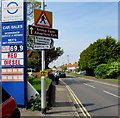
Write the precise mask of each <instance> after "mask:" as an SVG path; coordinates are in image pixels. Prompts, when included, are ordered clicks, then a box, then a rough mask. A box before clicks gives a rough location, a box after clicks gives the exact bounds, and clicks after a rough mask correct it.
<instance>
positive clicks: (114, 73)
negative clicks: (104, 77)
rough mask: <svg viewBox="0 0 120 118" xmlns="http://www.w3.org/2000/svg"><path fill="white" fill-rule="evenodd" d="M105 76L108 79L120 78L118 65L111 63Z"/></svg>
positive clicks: (119, 64) (119, 65) (119, 66)
mask: <svg viewBox="0 0 120 118" xmlns="http://www.w3.org/2000/svg"><path fill="white" fill-rule="evenodd" d="M107 74H108V77H109V78H114V79H117V78H118V77H119V76H120V63H118V62H113V63H111V64H110V66H109V71H108V72H107Z"/></svg>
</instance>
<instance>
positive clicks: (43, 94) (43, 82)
mask: <svg viewBox="0 0 120 118" xmlns="http://www.w3.org/2000/svg"><path fill="white" fill-rule="evenodd" d="M42 4H43V6H42V7H43V10H45V1H44V0H43V3H42ZM41 57H42V58H41V59H42V63H41V64H42V71H44V70H45V50H42V52H41ZM41 113H42V114H45V113H46V78H45V77H44V76H42V77H41Z"/></svg>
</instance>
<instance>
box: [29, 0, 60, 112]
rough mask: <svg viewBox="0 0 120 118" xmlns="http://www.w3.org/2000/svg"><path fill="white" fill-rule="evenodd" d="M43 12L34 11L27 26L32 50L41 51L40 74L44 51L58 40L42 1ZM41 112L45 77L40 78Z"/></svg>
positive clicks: (50, 17) (44, 96)
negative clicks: (32, 45)
mask: <svg viewBox="0 0 120 118" xmlns="http://www.w3.org/2000/svg"><path fill="white" fill-rule="evenodd" d="M42 4H43V5H42V7H43V10H39V9H35V10H34V24H35V26H32V25H29V27H28V29H29V35H32V36H35V44H34V49H41V61H42V62H41V65H42V72H43V73H44V70H45V49H50V47H52V45H53V39H52V38H56V39H58V30H56V29H52V12H48V11H45V4H44V0H43V2H42ZM41 112H42V114H45V113H46V77H45V74H43V75H42V76H41Z"/></svg>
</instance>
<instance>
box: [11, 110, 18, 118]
mask: <svg viewBox="0 0 120 118" xmlns="http://www.w3.org/2000/svg"><path fill="white" fill-rule="evenodd" d="M11 118H20V111H19V109H16V110H15V111H14V112H13V115H12V117H11Z"/></svg>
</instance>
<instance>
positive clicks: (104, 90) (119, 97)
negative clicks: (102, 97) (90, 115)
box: [103, 90, 120, 98]
mask: <svg viewBox="0 0 120 118" xmlns="http://www.w3.org/2000/svg"><path fill="white" fill-rule="evenodd" d="M103 92H104V93H107V94H109V95H112V96H114V97H117V98H120V96H117V95H115V94H113V93H110V92H108V91H105V90H103Z"/></svg>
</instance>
